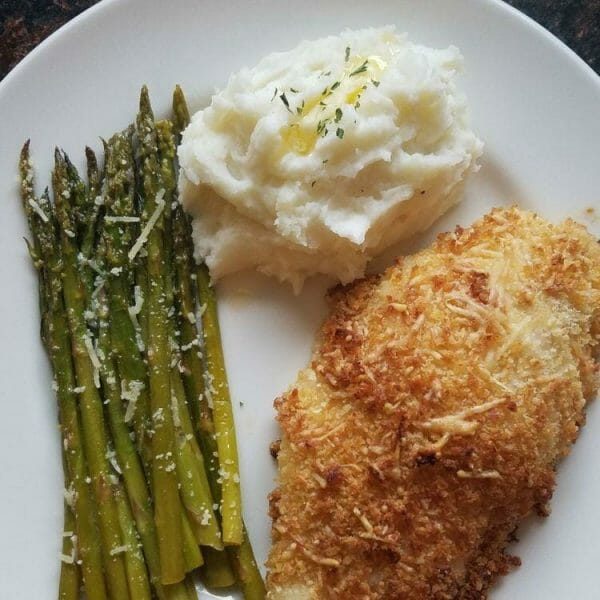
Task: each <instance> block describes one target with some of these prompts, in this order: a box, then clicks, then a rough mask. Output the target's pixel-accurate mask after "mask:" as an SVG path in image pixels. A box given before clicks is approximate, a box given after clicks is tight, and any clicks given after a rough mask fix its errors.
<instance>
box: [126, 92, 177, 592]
mask: <svg viewBox="0 0 600 600" xmlns="http://www.w3.org/2000/svg"><path fill="white" fill-rule="evenodd" d="M137 132H138V138H139V140H140V149H141V155H142V189H143V193H144V200H145V203H146V205H147V207H148V209H149V210H151V211H152V217H151V219H152V221H151V220H149V221H148V224H149V225H150V226H151V229H150V231H149V233H148V242H147V250H148V261H147V269H148V299H147V301H148V369H149V383H150V403H151V410H152V418H153V425H154V433H153V435H152V452H153V460H152V480H153V496H154V502H155V508H154V518H155V522H156V529H157V532H158V542H159V549H160V563H161V577H162V581H163V583H175V582H177V581H181V580H182V579H183V578H184V575H185V564H184V556H183V553H182V539H183V537H182V530H181V511H180V501H179V492H178V488H177V483H178V482H177V474H176V472H175V469H176V466H175V463H174V457H175V451H176V448H175V429H174V426H173V415H172V414H171V384H170V349H169V332H168V316H167V306H166V298H165V289H164V280H163V273H164V270H165V264H164V261H165V257H164V255H163V252H162V245H163V224H164V218H163V215H162V210H163V209H164V200H163V195H164V190H163V189H160V188H159V185H160V179H159V176H158V169H159V164H158V156H157V141H156V130H155V127H154V115H153V114H152V108H151V106H150V99H149V97H148V89H147V88H146V87H145V86H144V87H143V88H142V93H141V96H140V112H139V113H138V117H137Z"/></svg>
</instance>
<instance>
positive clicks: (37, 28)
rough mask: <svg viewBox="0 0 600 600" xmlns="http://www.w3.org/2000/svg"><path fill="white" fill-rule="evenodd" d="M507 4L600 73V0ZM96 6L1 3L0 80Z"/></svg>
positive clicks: (87, 0) (48, 0)
mask: <svg viewBox="0 0 600 600" xmlns="http://www.w3.org/2000/svg"><path fill="white" fill-rule="evenodd" d="M166 1H168V0H166ZM414 1H415V2H418V0H414ZM508 3H509V4H512V5H513V6H514V7H516V8H518V9H519V10H522V11H523V12H524V13H526V14H527V15H529V16H530V17H532V18H533V19H535V20H536V21H538V22H539V23H541V24H542V25H543V26H544V27H546V28H547V29H549V30H550V31H551V32H552V33H554V35H556V36H558V37H559V38H560V39H561V40H563V41H564V42H565V43H566V44H567V45H568V46H570V47H571V48H572V49H573V50H575V52H577V54H579V56H581V57H582V58H583V59H584V60H585V61H586V62H587V63H588V64H589V65H590V66H591V67H592V68H593V69H595V70H596V72H597V73H600V0H578V1H576V0H508ZM93 4H96V0H0V79H1V78H3V77H4V76H5V75H6V74H7V73H8V72H9V71H10V70H11V69H12V68H13V67H14V66H15V65H16V64H17V63H18V62H19V61H20V60H21V59H22V58H23V57H24V56H25V55H26V54H27V53H28V52H29V51H30V50H32V49H33V48H34V47H35V46H36V45H37V44H39V43H40V42H41V41H42V40H43V39H44V38H45V37H47V36H48V35H50V34H51V33H52V32H53V31H55V30H56V29H58V28H59V27H60V26H61V25H62V24H63V23H66V22H67V21H68V20H69V19H72V18H73V17H74V16H75V15H78V14H79V13H80V12H82V11H83V10H85V9H86V8H88V7H90V6H92V5H93Z"/></svg>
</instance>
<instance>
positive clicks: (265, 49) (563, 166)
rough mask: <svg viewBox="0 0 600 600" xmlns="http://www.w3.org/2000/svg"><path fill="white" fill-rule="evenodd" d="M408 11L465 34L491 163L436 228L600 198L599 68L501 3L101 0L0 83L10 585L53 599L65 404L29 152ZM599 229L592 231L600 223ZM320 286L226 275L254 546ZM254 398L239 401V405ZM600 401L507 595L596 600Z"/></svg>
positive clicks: (4, 574) (38, 157) (0, 388)
mask: <svg viewBox="0 0 600 600" xmlns="http://www.w3.org/2000/svg"><path fill="white" fill-rule="evenodd" d="M389 23H393V24H396V25H397V27H398V29H399V30H401V31H402V30H405V31H407V32H408V34H409V36H410V38H411V39H412V40H414V41H418V42H421V43H424V44H429V45H433V46H446V45H448V44H450V43H453V44H456V45H458V46H459V47H460V48H461V50H462V51H463V54H464V56H465V62H466V67H467V73H466V74H465V76H464V79H463V85H464V88H465V89H466V91H467V93H468V96H469V100H470V105H471V108H472V120H473V124H474V126H475V129H476V130H477V132H478V133H479V135H480V136H481V137H482V138H483V140H484V141H485V143H486V149H485V158H484V160H483V167H482V169H481V171H480V173H478V174H477V175H476V176H475V178H474V179H473V180H472V182H471V185H470V187H469V189H468V192H467V197H466V199H465V201H464V203H463V204H462V205H461V206H460V207H458V208H457V209H455V210H453V211H452V212H451V214H449V215H447V216H446V217H445V218H444V219H443V220H442V221H440V222H439V223H437V224H436V226H435V227H434V229H433V230H432V231H431V232H430V233H429V234H427V235H425V236H423V237H422V238H420V239H419V240H418V241H417V242H416V243H415V244H413V246H416V247H418V246H422V245H424V244H425V243H427V242H428V241H429V240H430V239H431V238H432V236H433V235H434V233H436V232H438V231H440V230H444V229H447V228H450V227H453V226H454V224H456V223H461V224H468V223H470V222H471V221H472V220H473V219H475V218H476V217H478V216H480V215H482V214H483V213H484V212H486V211H487V209H488V208H489V207H491V206H492V205H498V204H505V203H509V202H518V203H520V204H522V205H523V206H525V207H528V208H533V209H535V210H538V211H539V212H540V213H541V214H543V215H545V216H547V217H550V218H554V219H558V218H563V217H565V216H567V215H572V216H574V217H576V218H579V219H581V220H583V221H584V222H585V220H586V219H585V216H584V209H585V208H587V207H588V206H596V207H597V208H600V202H599V200H600V162H599V156H600V79H599V78H598V77H597V76H596V75H595V74H594V73H593V72H592V70H591V69H589V68H588V67H587V66H586V65H585V64H584V63H583V62H582V61H581V60H579V59H578V58H577V57H576V56H575V55H574V54H573V53H572V52H571V51H570V50H569V49H567V48H566V47H565V46H563V45H562V44H561V43H560V42H558V41H557V40H556V39H555V38H553V37H552V36H551V35H550V34H548V33H547V32H546V31H545V30H543V29H542V28H541V27H539V26H538V25H536V24H534V23H533V22H532V21H530V20H529V19H527V18H526V17H524V16H523V15H521V14H520V13H517V12H516V11H514V10H512V9H511V8H509V7H508V6H506V5H504V4H501V3H500V2H497V1H496V0H478V1H475V0H420V1H418V2H417V1H412V2H410V1H406V2H402V1H399V0H379V1H378V2H361V1H357V0H328V1H327V2H323V1H322V0H303V1H302V2H298V1H293V2H292V1H289V0H285V1H281V0H279V1H277V0H262V1H255V2H252V3H249V2H243V1H242V0H237V1H228V2H223V1H220V0H205V1H203V2H199V1H198V0H177V1H171V2H164V1H162V0H152V1H148V0H120V1H118V2H117V1H116V0H112V1H111V0H109V1H106V2H103V3H101V4H100V5H98V6H97V7H95V8H93V9H92V10H89V11H87V12H86V13H84V14H83V15H82V16H80V17H79V18H77V19H74V20H73V21H72V22H71V23H69V24H68V25H67V26H65V27H64V28H63V29H61V30H60V31H59V32H58V33H57V34H55V35H53V36H52V37H51V38H50V39H48V40H47V41H46V42H44V43H43V44H42V45H41V46H40V47H39V48H38V49H37V50H35V51H34V52H33V53H32V54H31V55H30V56H28V57H27V58H26V59H25V60H24V61H23V62H22V63H21V65H19V66H18V67H17V68H16V69H15V70H14V71H13V72H12V73H11V74H10V75H9V76H8V77H7V78H6V79H5V81H4V82H2V84H1V85H0V121H1V129H0V132H1V133H0V135H1V140H2V152H1V153H0V191H1V193H0V197H1V198H2V202H1V203H0V255H1V256H2V257H3V260H2V261H1V262H0V281H2V292H3V293H2V294H1V296H0V315H1V317H0V318H1V324H2V325H1V331H0V348H1V351H2V360H1V361H0V382H1V383H0V403H1V404H0V405H1V407H2V418H1V420H0V456H1V457H2V468H1V470H0V490H1V493H0V532H1V536H0V596H1V597H3V598H11V599H13V600H14V599H32V598H36V599H43V598H54V597H56V585H57V575H58V551H59V538H60V531H61V519H62V497H61V483H60V482H61V478H62V476H61V467H60V454H59V438H58V434H57V428H56V410H55V402H54V399H53V397H52V394H51V392H50V376H49V372H48V368H47V364H46V358H45V356H44V354H43V352H42V347H41V345H40V343H39V341H38V311H37V299H36V280H35V277H34V274H33V272H32V269H31V267H30V265H29V259H28V257H27V253H26V251H25V245H24V243H23V241H22V236H24V235H25V233H26V231H25V226H24V221H23V217H22V215H21V212H20V207H19V201H18V197H17V185H16V173H17V169H16V162H17V153H18V151H19V149H20V146H21V144H22V143H23V141H24V140H25V139H26V138H28V137H31V138H32V149H33V155H34V160H35V162H36V163H37V166H38V167H39V171H40V173H41V174H43V175H44V177H43V180H42V182H41V183H47V173H48V172H49V168H50V159H51V153H52V148H53V146H54V145H55V144H59V145H61V146H63V147H64V148H65V149H66V150H67V151H68V152H69V153H70V154H71V155H72V156H73V157H75V156H80V155H81V153H82V149H83V145H84V144H85V143H88V144H89V143H92V145H95V146H98V145H99V144H98V143H97V140H98V136H100V135H105V136H106V135H109V134H110V133H112V132H114V131H116V130H117V129H119V128H121V127H123V126H125V125H127V123H128V122H129V120H130V119H131V118H132V116H133V114H134V111H135V106H136V101H137V96H138V92H139V88H140V86H141V84H142V83H147V84H148V85H149V87H150V91H151V95H152V99H153V101H154V105H155V108H157V109H158V110H157V112H159V113H160V112H161V110H164V111H166V110H167V107H168V102H169V98H170V93H171V89H172V87H173V85H174V84H175V83H181V84H182V85H183V86H184V89H185V90H186V92H187V94H188V96H189V98H190V100H191V103H192V106H193V107H199V106H201V105H203V103H205V102H206V99H207V98H208V97H209V96H210V94H211V93H212V91H213V89H214V87H215V86H222V85H223V84H224V83H225V82H226V80H227V76H228V74H229V73H230V72H232V71H234V70H236V69H239V68H240V67H241V66H243V65H252V64H253V63H255V62H256V61H257V59H259V58H260V57H261V56H262V55H264V54H266V53H269V52H272V51H275V50H283V49H288V48H291V47H292V46H294V45H295V44H296V43H297V42H299V41H300V40H301V39H305V38H316V37H319V36H322V35H326V34H334V33H338V32H339V31H341V30H342V29H343V28H345V27H352V28H360V27H365V26H369V25H384V24H389ZM588 225H590V226H591V227H592V228H594V227H595V228H596V233H598V232H599V229H598V224H597V223H590V222H589V219H588ZM322 291H323V283H322V282H319V281H316V282H313V283H312V284H310V285H309V286H308V288H307V289H306V290H305V292H304V293H303V294H302V296H300V297H299V298H294V297H293V296H292V294H291V293H290V291H289V290H288V289H286V288H283V287H281V286H278V285H276V284H274V283H272V282H270V281H265V280H264V279H260V278H257V277H253V276H251V277H238V278H235V279H234V280H230V281H227V282H225V284H224V285H222V286H221V288H220V295H221V302H222V303H221V316H222V325H223V332H224V343H225V352H226V356H227V365H228V369H229V375H230V380H231V388H232V393H233V398H234V401H235V402H234V403H235V411H236V419H237V429H238V435H239V440H240V449H241V457H242V458H241V461H242V483H243V489H244V502H245V515H246V520H247V523H248V528H249V530H250V535H251V538H252V540H253V542H254V547H255V549H256V552H257V555H258V558H259V559H260V561H261V562H262V561H264V559H265V557H266V554H267V550H268V545H269V521H268V518H267V514H266V508H267V505H266V496H267V493H268V492H269V490H270V489H271V488H272V487H273V477H274V474H275V471H274V468H273V464H272V461H271V459H270V457H269V452H268V445H269V442H270V441H271V440H272V439H273V438H274V437H275V436H276V427H275V425H274V422H273V410H272V401H273V399H274V398H275V397H276V396H277V395H278V394H280V393H281V392H282V391H284V390H285V388H286V387H287V385H288V384H289V383H290V382H291V381H292V380H293V378H294V375H295V373H296V371H297V369H298V368H300V367H301V366H303V365H304V363H305V361H306V359H307V357H308V354H309V349H310V346H311V343H312V339H313V333H314V331H315V329H316V327H317V326H318V323H319V321H320V319H321V318H322V317H323V315H324V314H325V312H324V310H325V309H324V305H323V302H322V299H321V298H322ZM241 402H243V406H240V403H241ZM598 433H600V410H599V407H598V406H597V405H592V406H591V407H590V409H589V411H588V424H587V427H586V428H585V429H584V431H583V434H582V435H581V438H580V440H579V442H578V443H577V446H576V447H575V449H574V451H573V453H572V455H571V456H570V457H569V458H568V459H567V460H565V461H564V462H563V464H562V465H561V469H560V477H559V485H558V490H557V493H556V495H555V498H554V501H553V514H552V516H551V517H550V519H547V520H544V521H535V522H533V523H532V524H530V525H528V526H527V528H526V529H527V531H526V532H525V531H524V530H523V529H522V536H521V538H522V541H521V542H520V543H519V544H518V545H517V547H516V548H515V551H516V552H518V554H519V555H520V556H521V557H522V559H523V566H522V567H521V569H519V570H518V571H517V572H516V573H514V574H512V575H510V576H508V577H506V578H505V579H504V580H503V581H502V582H501V583H500V584H499V585H498V586H497V587H496V588H495V589H494V591H493V593H492V598H495V599H496V600H508V599H510V600H525V599H531V598H544V599H545V600H552V599H563V598H578V599H579V600H592V599H597V598H599V597H600V583H599V579H598V576H597V569H598V565H599V564H600V544H598V539H599V538H600V517H599V516H598V514H599V513H598V510H597V505H598V499H599V498H600V469H598V468H597V464H598V457H599V456H600V435H598Z"/></svg>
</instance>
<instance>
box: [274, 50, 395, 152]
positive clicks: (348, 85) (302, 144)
mask: <svg viewBox="0 0 600 600" xmlns="http://www.w3.org/2000/svg"><path fill="white" fill-rule="evenodd" d="M365 61H366V63H367V64H366V69H365V70H364V71H362V72H361V73H356V74H355V75H352V73H353V72H354V71H356V70H357V69H360V67H361V66H362V65H363V64H364V63H365ZM387 66H388V65H387V62H386V61H385V60H384V59H383V58H381V56H375V55H373V56H368V57H364V56H358V55H356V56H353V57H352V58H351V59H350V60H349V61H348V63H347V65H346V68H345V69H344V72H343V73H342V75H341V77H340V79H339V85H338V86H337V88H336V89H334V90H329V93H325V94H321V95H319V96H315V97H313V98H308V99H304V107H303V110H302V113H301V114H300V115H297V116H295V117H294V122H292V123H290V124H288V125H284V126H283V127H282V128H281V130H280V136H281V143H280V146H279V148H278V154H279V156H283V155H284V154H286V153H287V152H294V153H296V154H300V155H302V156H306V155H307V154H310V152H311V151H312V150H313V149H314V147H315V145H316V143H317V140H318V138H319V133H317V127H318V124H319V121H323V120H328V121H329V127H330V129H331V127H333V125H334V123H333V119H334V116H335V111H336V108H342V110H343V106H344V105H349V106H354V105H355V104H356V103H357V102H358V101H359V99H360V97H361V95H362V94H363V92H364V91H365V87H366V85H368V83H369V82H370V81H372V80H376V79H378V78H379V76H380V75H381V73H383V71H384V70H385V69H386V68H387ZM321 102H325V103H326V107H325V109H324V107H323V105H322V104H321ZM295 109H296V107H292V110H295Z"/></svg>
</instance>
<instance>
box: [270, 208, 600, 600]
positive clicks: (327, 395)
mask: <svg viewBox="0 0 600 600" xmlns="http://www.w3.org/2000/svg"><path fill="white" fill-rule="evenodd" d="M332 302H333V310H332V314H331V316H330V317H329V319H328V320H327V321H326V322H325V324H324V325H323V327H322V330H321V333H320V337H319V340H318V343H317V346H316V349H315V352H314V355H313V359H312V363H311V367H310V368H308V369H306V370H305V371H303V372H301V373H300V375H299V376H298V380H297V381H296V383H295V385H294V386H293V387H292V388H291V390H290V391H289V392H288V393H286V394H285V395H284V396H282V397H281V398H278V399H277V400H276V402H275V406H276V408H277V411H278V419H279V423H280V425H281V429H282V434H283V435H282V441H281V448H280V451H279V453H278V461H279V469H280V477H279V488H278V490H276V491H275V492H274V493H273V494H272V496H271V515H272V518H273V547H272V550H271V554H270V557H269V560H268V563H267V564H268V568H269V577H268V586H269V590H270V597H271V598H292V597H298V598H300V597H303V598H310V597H314V598H318V599H328V598H332V599H333V598H339V599H344V600H345V599H353V598H357V599H358V598H361V599H371V598H372V599H376V598H377V599H379V598H381V599H410V600H420V599H432V600H433V599H436V600H437V599H440V600H441V599H455V598H459V599H463V600H475V599H482V598H486V597H487V591H488V589H489V586H490V585H491V583H492V582H493V580H494V579H495V578H496V577H497V576H499V575H503V574H505V573H507V572H508V571H509V570H510V569H511V568H513V567H514V566H515V565H517V564H518V559H516V558H514V557H510V556H508V555H507V554H505V552H504V549H505V547H506V545H507V543H508V541H509V539H510V536H511V535H512V533H513V531H514V530H515V528H516V526H517V525H518V523H519V521H520V520H521V519H522V518H523V517H524V516H526V515H527V514H529V513H531V512H532V511H533V510H537V511H538V512H539V513H540V514H546V513H547V511H548V502H549V500H550V497H551V495H552V491H553V488H554V482H555V477H554V472H555V466H556V463H557V461H558V459H559V458H560V457H561V456H564V455H565V454H566V453H567V452H568V450H569V446H570V445H571V444H572V443H573V442H574V441H575V439H576V437H577V434H578V431H579V427H580V426H581V424H582V423H583V421H584V412H583V409H584V406H585V402H586V400H587V399H589V398H591V397H592V395H593V394H594V393H595V391H596V390H597V388H598V366H597V364H596V362H595V360H594V353H595V352H596V351H597V347H598V342H599V337H600V336H599V334H600V248H599V247H598V244H597V243H596V241H595V240H594V239H593V238H592V237H591V236H590V235H589V234H587V232H586V231H585V230H584V229H583V228H582V227H580V226H579V225H577V224H575V223H574V222H572V221H567V222H565V223H564V224H562V225H561V226H554V225H551V224H550V223H548V222H546V221H544V220H542V219H540V218H539V217H537V216H535V215H533V214H531V213H528V212H523V211H520V210H518V209H516V208H512V209H502V210H500V209H497V210H494V211H493V212H492V213H491V214H490V215H488V216H486V217H485V218H484V219H482V220H481V221H480V222H478V223H476V224H475V225H474V226H473V227H471V228H469V229H465V230H462V229H457V230H456V232H454V233H450V234H445V235H442V236H439V238H438V240H437V241H436V242H435V244H434V245H433V246H432V247H431V248H430V249H427V250H425V251H423V252H421V253H419V254H417V255H415V256H412V257H409V258H405V259H401V260H399V261H398V263H397V265H396V266H394V267H392V268H391V269H389V270H388V271H387V272H386V273H384V274H383V275H382V276H381V277H379V278H373V279H369V280H364V281H360V282H358V283H356V284H354V285H353V286H351V287H348V288H343V289H338V290H335V291H334V292H333V293H332ZM294 586H295V587H294ZM298 586H300V587H301V588H302V590H304V591H303V593H304V594H305V595H302V594H297V595H296V596H294V594H293V593H291V592H290V593H289V594H288V595H286V590H292V589H300V588H298ZM294 593H295V592H294ZM311 594H312V595H311Z"/></svg>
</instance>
